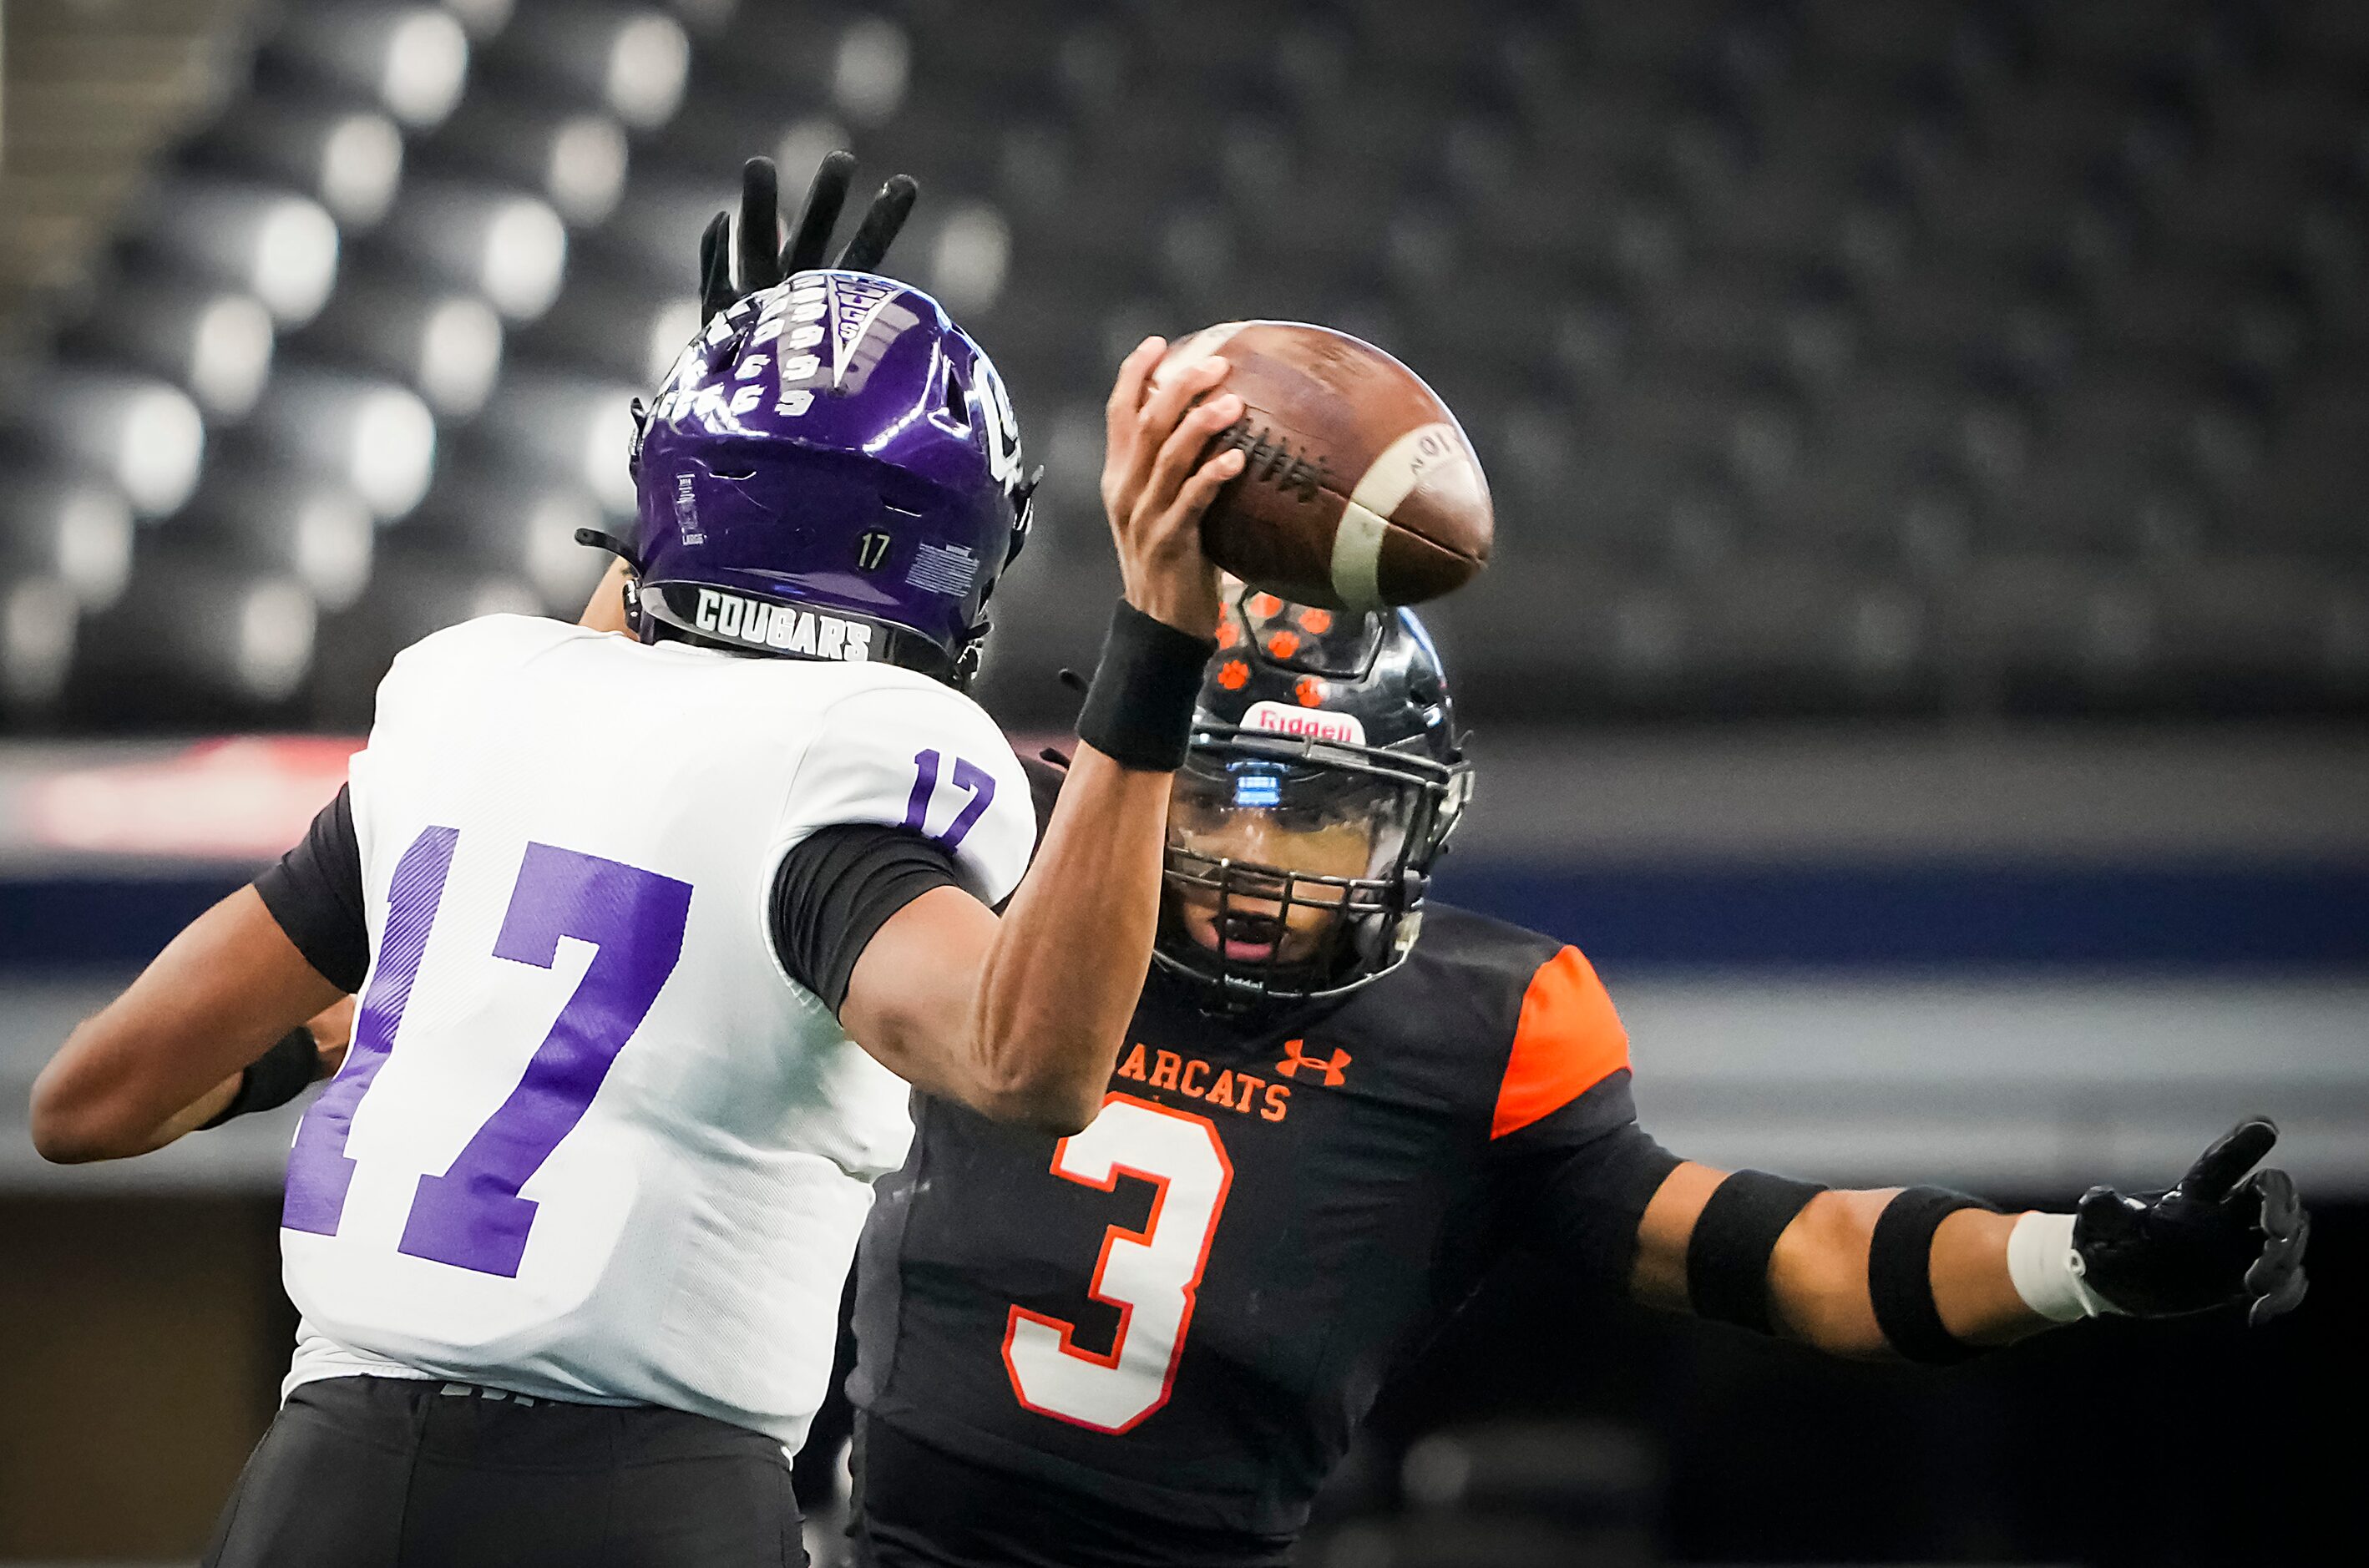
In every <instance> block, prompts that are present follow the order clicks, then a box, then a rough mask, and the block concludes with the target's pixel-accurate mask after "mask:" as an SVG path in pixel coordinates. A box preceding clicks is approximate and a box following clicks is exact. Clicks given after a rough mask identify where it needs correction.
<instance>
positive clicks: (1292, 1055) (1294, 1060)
mask: <svg viewBox="0 0 2369 1568" xmlns="http://www.w3.org/2000/svg"><path fill="white" fill-rule="evenodd" d="M1283 1050H1284V1058H1283V1059H1282V1060H1281V1061H1279V1062H1276V1064H1275V1070H1276V1071H1277V1072H1279V1073H1281V1074H1283V1076H1284V1077H1286V1078H1288V1079H1291V1080H1293V1081H1295V1082H1297V1081H1298V1079H1299V1070H1300V1069H1301V1068H1303V1067H1304V1068H1306V1069H1307V1070H1309V1071H1310V1072H1321V1073H1322V1074H1323V1075H1324V1084H1325V1087H1326V1088H1328V1089H1338V1088H1339V1087H1341V1085H1342V1084H1343V1083H1344V1082H1346V1080H1345V1070H1346V1069H1347V1067H1348V1065H1349V1053H1348V1052H1347V1051H1345V1050H1336V1051H1334V1052H1333V1056H1332V1059H1330V1060H1320V1059H1317V1058H1315V1057H1312V1056H1310V1055H1309V1054H1308V1042H1307V1041H1305V1040H1286V1041H1284V1042H1283Z"/></svg>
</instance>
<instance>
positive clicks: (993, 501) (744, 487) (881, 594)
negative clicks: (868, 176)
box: [628, 271, 1035, 686]
mask: <svg viewBox="0 0 2369 1568" xmlns="http://www.w3.org/2000/svg"><path fill="white" fill-rule="evenodd" d="M1034 484H1035V482H1034V480H1033V479H1024V478H1023V477H1022V473H1021V455H1020V431H1019V427H1018V426H1017V424H1016V423H1015V422H1014V421H1013V416H1012V398H1011V395H1009V394H1008V393H1006V392H1005V391H1004V389H1003V382H1002V378H1001V377H1000V376H998V375H997V374H996V373H995V367H994V365H993V364H991V363H990V361H989V360H988V357H987V355H986V353H985V351H983V350H982V349H980V348H979V346H978V344H977V343H974V342H973V341H971V339H970V338H969V336H968V335H967V334H966V333H965V332H964V331H963V330H962V328H960V327H958V326H956V325H955V324H954V322H953V321H952V320H951V319H949V318H948V316H947V315H946V313H945V312H944V309H942V308H941V307H940V306H939V304H938V302H937V301H935V300H933V299H932V298H930V296H929V295H927V294H925V293H923V292H921V291H920V290H919V289H915V288H913V287H911V286H910V285H908V284H905V283H900V282H898V281H896V280H893V279H889V278H879V277H875V276H873V275H872V274H870V273H866V272H843V271H814V272H800V273H797V274H795V276H793V277H791V278H790V279H788V280H786V281H784V282H783V283H781V284H779V285H777V286H775V287H773V288H771V289H766V290H764V291H762V292H758V293H754V294H751V295H750V296H749V297H748V298H746V299H744V300H742V301H740V302H739V303H738V304H735V305H734V306H732V308H731V309H729V310H727V311H725V312H723V313H721V314H720V315H716V316H715V318H714V319H713V320H711V321H710V322H709V323H708V324H707V327H706V330H704V332H702V333H701V334H700V335H699V336H698V337H697V338H693V339H692V342H691V345H690V347H688V348H686V349H684V350H683V351H682V356H681V358H680V359H678V360H677V361H675V365H674V369H673V370H672V371H671V372H669V374H668V376H667V380H666V384H665V385H664V386H662V387H660V388H659V390H658V403H657V406H654V407H653V408H651V409H650V411H649V416H648V418H647V422H646V423H645V425H644V426H643V429H642V434H641V437H640V440H639V441H638V443H637V445H636V448H635V485H636V488H637V491H638V495H639V501H640V506H639V514H638V516H637V517H636V519H635V530H634V537H633V540H632V541H631V545H630V548H631V550H632V554H631V555H630V556H628V559H629V561H630V562H631V564H632V565H633V567H634V568H635V577H636V578H637V579H638V580H637V582H636V583H635V590H634V591H635V603H634V611H635V617H636V620H637V623H638V624H639V625H640V627H641V629H642V635H643V636H644V637H645V638H647V637H652V636H656V635H663V634H661V633H660V632H659V631H658V624H664V625H666V626H669V627H672V628H674V629H675V631H676V632H677V633H679V634H681V635H686V636H689V637H692V638H693V639H696V640H699V641H703V642H710V643H715V644H717V645H719V646H722V647H737V648H746V649H750V650H752V651H754V650H762V651H766V652H770V653H774V654H780V655H784V656H787V657H795V658H831V659H867V658H868V659H882V660H886V661H887V662H889V663H893V664H900V665H904V666H906V667H907V668H909V669H912V670H921V671H922V672H923V673H924V674H928V675H932V676H934V677H936V678H938V679H940V680H943V681H950V682H952V683H954V684H956V685H957V686H959V685H962V684H964V683H965V682H966V681H967V680H968V679H969V676H970V674H971V672H972V670H974V669H975V668H976V666H977V663H978V642H979V639H980V637H981V636H982V635H985V633H986V631H987V622H986V620H985V619H984V618H983V617H982V616H981V614H980V609H981V607H982V606H983V605H984V604H985V603H986V601H987V597H988V594H989V592H990V590H991V589H993V588H994V586H995V579H996V577H997V576H998V574H1000V573H1001V571H1002V570H1003V568H1004V567H1005V566H1006V565H1007V564H1009V562H1010V561H1011V560H1012V558H1013V556H1014V555H1018V554H1019V553H1020V546H1021V544H1022V543H1023V542H1024V540H1025V538H1026V536H1027V532H1028V503H1029V496H1030V492H1031V491H1032V490H1033V488H1034Z"/></svg>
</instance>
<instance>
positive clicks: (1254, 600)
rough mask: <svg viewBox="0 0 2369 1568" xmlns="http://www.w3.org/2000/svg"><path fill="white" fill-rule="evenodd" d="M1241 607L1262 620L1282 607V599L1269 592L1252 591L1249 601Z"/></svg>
mask: <svg viewBox="0 0 2369 1568" xmlns="http://www.w3.org/2000/svg"><path fill="white" fill-rule="evenodd" d="M1242 608H1243V609H1245V610H1247V611H1249V612H1251V613H1252V614H1253V615H1255V616H1257V617H1258V618H1259V619H1260V620H1262V621H1264V620H1265V619H1266V618H1267V617H1268V616H1270V615H1273V614H1275V613H1276V612H1278V611H1280V610H1281V609H1282V608H1283V601H1282V600H1280V599H1277V598H1276V596H1275V595H1274V594H1271V593H1253V594H1252V595H1251V597H1250V602H1249V603H1247V604H1245V605H1243V606H1242Z"/></svg>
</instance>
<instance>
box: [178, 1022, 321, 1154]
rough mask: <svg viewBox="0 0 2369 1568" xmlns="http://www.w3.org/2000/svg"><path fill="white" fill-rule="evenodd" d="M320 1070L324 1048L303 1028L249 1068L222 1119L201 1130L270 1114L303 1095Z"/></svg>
mask: <svg viewBox="0 0 2369 1568" xmlns="http://www.w3.org/2000/svg"><path fill="white" fill-rule="evenodd" d="M320 1070H321V1047H319V1046H318V1045H317V1044H315V1042H314V1039H313V1031H312V1030H310V1029H308V1028H306V1027H304V1026H303V1024H298V1025H297V1026H296V1027H295V1028H293V1029H291V1030H289V1031H288V1033H286V1034H284V1035H282V1036H280V1038H279V1039H278V1040H277V1041H275V1042H274V1043H273V1044H272V1047H271V1048H270V1049H269V1050H268V1051H266V1052H264V1053H263V1054H262V1055H261V1056H259V1057H257V1058H256V1059H255V1060H253V1061H251V1062H249V1063H248V1064H247V1065H246V1070H245V1071H243V1072H241V1073H240V1074H239V1075H238V1093H235V1094H234V1095H232V1096H231V1098H230V1104H227V1105H224V1106H223V1110H222V1114H221V1115H220V1116H216V1117H214V1119H213V1120H212V1121H210V1122H207V1123H204V1124H203V1125H202V1126H200V1127H199V1128H198V1130H199V1131H200V1132H203V1131H205V1130H206V1128H208V1127H220V1126H222V1125H223V1123H224V1122H226V1121H228V1120H230V1119H231V1118H232V1117H233V1116H246V1114H247V1113H249V1112H250V1111H269V1110H272V1109H275V1108H277V1107H279V1106H280V1105H284V1104H287V1103H288V1102H289V1101H291V1100H293V1099H294V1098H296V1096H297V1095H299V1094H302V1093H304V1090H305V1089H306V1087H307V1086H308V1085H310V1084H311V1083H312V1082H313V1079H314V1077H315V1075H316V1074H318V1073H319V1072H320Z"/></svg>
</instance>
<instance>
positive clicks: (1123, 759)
mask: <svg viewBox="0 0 2369 1568" xmlns="http://www.w3.org/2000/svg"><path fill="white" fill-rule="evenodd" d="M1217 651H1218V645H1217V642H1216V640H1215V639H1214V638H1210V637H1196V636H1194V635H1192V634H1191V633H1189V632H1180V631H1178V630H1177V629H1176V628H1175V627H1173V626H1172V625H1170V624H1167V623H1166V622H1165V621H1158V620H1154V619H1153V618H1152V617H1150V616H1149V615H1147V614H1145V613H1144V612H1142V611H1140V610H1138V609H1137V608H1136V607H1135V606H1134V605H1132V604H1129V603H1128V602H1127V601H1126V600H1124V599H1122V600H1120V601H1118V607H1117V608H1116V609H1115V610H1113V611H1112V612H1111V624H1110V635H1109V636H1108V637H1106V638H1104V642H1103V658H1102V662H1101V663H1100V664H1098V665H1096V666H1095V667H1094V683H1093V686H1091V687H1089V688H1088V689H1087V692H1086V706H1085V710H1084V711H1083V712H1082V713H1081V714H1079V715H1078V738H1079V739H1081V740H1082V741H1084V742H1085V743H1086V744H1087V745H1089V746H1091V747H1093V749H1094V750H1097V751H1099V752H1101V753H1102V754H1103V755H1104V756H1105V757H1108V758H1109V759H1110V760H1111V761H1114V762H1116V763H1117V764H1118V765H1119V766H1121V767H1123V768H1135V769H1138V770H1140V771H1142V772H1144V773H1174V772H1175V771H1176V770H1177V769H1179V768H1181V767H1183V766H1184V748H1185V746H1186V744H1187V743H1188V742H1189V741H1191V739H1192V738H1193V708H1194V704H1195V703H1196V702H1197V701H1198V700H1199V698H1200V695H1201V676H1202V673H1203V671H1204V670H1206V669H1207V666H1208V663H1209V659H1210V657H1211V656H1212V655H1214V654H1215V653H1216V652H1217Z"/></svg>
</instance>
